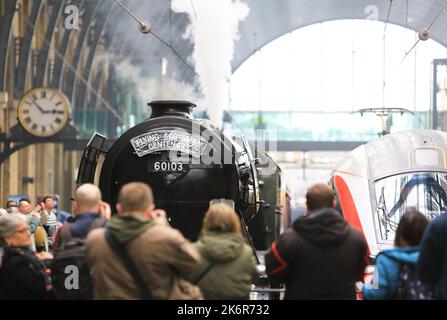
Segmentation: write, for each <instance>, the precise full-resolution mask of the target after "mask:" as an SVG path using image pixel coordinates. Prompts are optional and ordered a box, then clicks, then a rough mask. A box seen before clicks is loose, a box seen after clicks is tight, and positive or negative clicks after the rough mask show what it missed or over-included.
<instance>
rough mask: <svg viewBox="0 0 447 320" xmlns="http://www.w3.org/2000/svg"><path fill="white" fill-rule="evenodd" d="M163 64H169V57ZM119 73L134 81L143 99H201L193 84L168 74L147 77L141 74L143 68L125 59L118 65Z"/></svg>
mask: <svg viewBox="0 0 447 320" xmlns="http://www.w3.org/2000/svg"><path fill="white" fill-rule="evenodd" d="M161 61H162V62H161V63H162V64H163V65H165V67H164V68H163V69H164V71H162V72H164V73H165V72H166V70H165V68H166V66H167V63H168V62H167V59H165V58H163V59H162V60H161ZM116 71H117V74H118V75H119V76H120V77H121V78H123V79H130V80H132V81H133V82H134V84H135V87H136V91H137V94H138V96H139V97H140V98H141V99H142V101H147V102H150V101H154V100H187V101H200V97H197V93H196V92H195V91H194V88H193V87H192V86H191V85H188V84H186V83H181V82H178V81H176V80H175V79H173V78H170V77H167V76H166V75H160V76H159V77H146V76H143V75H142V74H141V68H138V67H137V66H135V65H133V64H132V63H130V61H129V60H124V61H122V62H120V63H119V64H118V65H117V66H116Z"/></svg>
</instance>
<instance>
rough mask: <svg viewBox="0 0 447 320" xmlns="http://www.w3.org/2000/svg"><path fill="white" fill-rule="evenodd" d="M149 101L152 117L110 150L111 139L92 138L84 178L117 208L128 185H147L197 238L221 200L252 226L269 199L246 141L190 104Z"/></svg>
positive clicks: (160, 205)
mask: <svg viewBox="0 0 447 320" xmlns="http://www.w3.org/2000/svg"><path fill="white" fill-rule="evenodd" d="M149 105H150V106H151V108H152V114H151V116H150V118H149V119H148V120H146V121H144V122H142V123H140V124H138V125H136V126H135V127H133V128H131V129H129V130H128V131H127V132H126V133H125V134H123V135H122V136H121V137H120V138H119V139H117V140H116V141H115V143H114V144H113V145H112V147H111V148H110V149H109V150H108V151H107V152H104V151H103V150H101V146H102V142H103V139H104V138H103V137H101V136H100V135H98V134H95V136H94V137H92V139H91V140H90V143H89V145H88V147H87V149H86V150H85V152H84V155H83V157H82V160H81V165H80V169H79V174H78V181H77V182H78V183H86V182H92V183H96V184H98V185H99V187H100V189H101V192H102V194H103V199H104V200H105V201H107V202H109V203H110V205H111V206H112V209H114V208H115V204H116V202H117V197H118V192H119V190H120V188H121V187H122V186H123V185H124V184H126V183H128V182H133V181H140V182H144V183H147V184H148V185H150V186H151V188H152V190H153V192H154V198H155V202H156V206H157V208H162V209H165V210H166V212H167V214H168V217H169V221H170V223H171V225H172V226H173V227H175V228H178V229H179V230H181V231H182V233H183V234H184V235H185V236H186V237H187V238H189V239H190V240H192V241H194V240H196V239H197V237H198V235H199V233H200V229H201V226H202V220H203V217H204V214H205V213H206V211H207V209H208V207H209V205H210V201H211V200H214V199H225V200H231V201H232V202H233V203H234V205H235V210H236V211H237V212H238V213H239V214H240V216H241V218H242V221H243V223H249V222H250V221H251V219H252V218H254V217H255V216H256V213H257V212H258V211H259V208H260V206H261V203H262V202H261V200H260V193H259V181H258V177H257V170H256V168H255V162H256V160H255V159H254V158H253V156H252V154H251V150H250V147H249V145H248V144H247V143H246V141H245V140H243V142H242V145H241V144H239V143H236V142H234V141H233V140H232V139H230V138H228V137H226V136H224V135H223V134H222V133H220V132H219V130H216V129H215V128H213V127H211V126H208V125H204V124H201V123H199V122H198V121H195V120H194V119H193V116H192V109H193V107H194V106H195V105H193V104H192V103H190V102H185V101H155V102H152V103H150V104H149ZM243 229H244V230H246V229H245V228H243ZM261 233H262V232H261ZM247 235H248V234H247ZM248 238H250V237H248ZM249 240H250V239H249Z"/></svg>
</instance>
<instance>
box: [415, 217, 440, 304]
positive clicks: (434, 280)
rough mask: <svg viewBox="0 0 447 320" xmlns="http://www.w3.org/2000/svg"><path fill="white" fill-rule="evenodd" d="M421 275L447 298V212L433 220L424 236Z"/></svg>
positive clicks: (426, 282)
mask: <svg viewBox="0 0 447 320" xmlns="http://www.w3.org/2000/svg"><path fill="white" fill-rule="evenodd" d="M419 277H420V279H421V281H422V282H424V283H425V284H427V285H431V286H433V287H434V288H435V291H436V293H437V295H438V298H441V299H447V214H443V215H441V216H440V217H438V218H436V219H435V220H433V222H432V223H430V225H429V226H428V228H427V231H426V232H425V234H424V237H423V238H422V243H421V253H420V256H419Z"/></svg>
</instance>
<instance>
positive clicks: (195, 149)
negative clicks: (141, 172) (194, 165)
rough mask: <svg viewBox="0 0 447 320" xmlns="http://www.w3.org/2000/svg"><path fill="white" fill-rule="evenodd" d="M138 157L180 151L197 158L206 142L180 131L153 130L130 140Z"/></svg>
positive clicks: (196, 136) (194, 135) (195, 135)
mask: <svg viewBox="0 0 447 320" xmlns="http://www.w3.org/2000/svg"><path fill="white" fill-rule="evenodd" d="M130 143H131V144H132V146H133V148H134V150H135V152H136V153H137V155H138V156H139V157H143V156H145V155H147V154H149V153H153V152H159V151H180V152H182V153H186V154H190V155H192V156H193V157H196V158H199V157H200V155H201V154H202V152H203V150H204V149H205V147H206V145H207V141H206V140H205V139H204V138H202V137H201V136H199V135H197V134H191V133H189V132H185V131H180V130H154V131H149V132H147V133H144V134H142V135H139V136H137V137H135V138H132V139H131V140H130Z"/></svg>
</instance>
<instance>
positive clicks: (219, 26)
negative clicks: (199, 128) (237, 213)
mask: <svg viewBox="0 0 447 320" xmlns="http://www.w3.org/2000/svg"><path fill="white" fill-rule="evenodd" d="M171 4H172V10H174V11H175V12H185V13H187V14H188V15H189V18H190V20H191V24H190V26H189V28H188V30H187V31H186V32H185V34H184V36H185V37H189V38H190V39H191V40H192V41H193V43H194V53H193V59H194V62H195V69H196V71H197V73H198V75H199V77H200V84H201V86H202V90H203V94H204V96H205V104H206V107H207V108H208V114H209V116H210V119H211V121H212V122H213V123H214V124H215V125H217V126H218V127H220V124H221V120H222V112H223V110H224V109H227V108H228V107H229V95H230V84H229V80H230V77H231V61H232V60H233V51H234V43H235V41H237V39H238V29H239V22H240V21H243V20H244V19H245V18H246V17H247V15H248V13H249V8H248V6H247V5H246V4H245V3H242V2H241V1H240V0H191V1H186V0H171Z"/></svg>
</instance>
